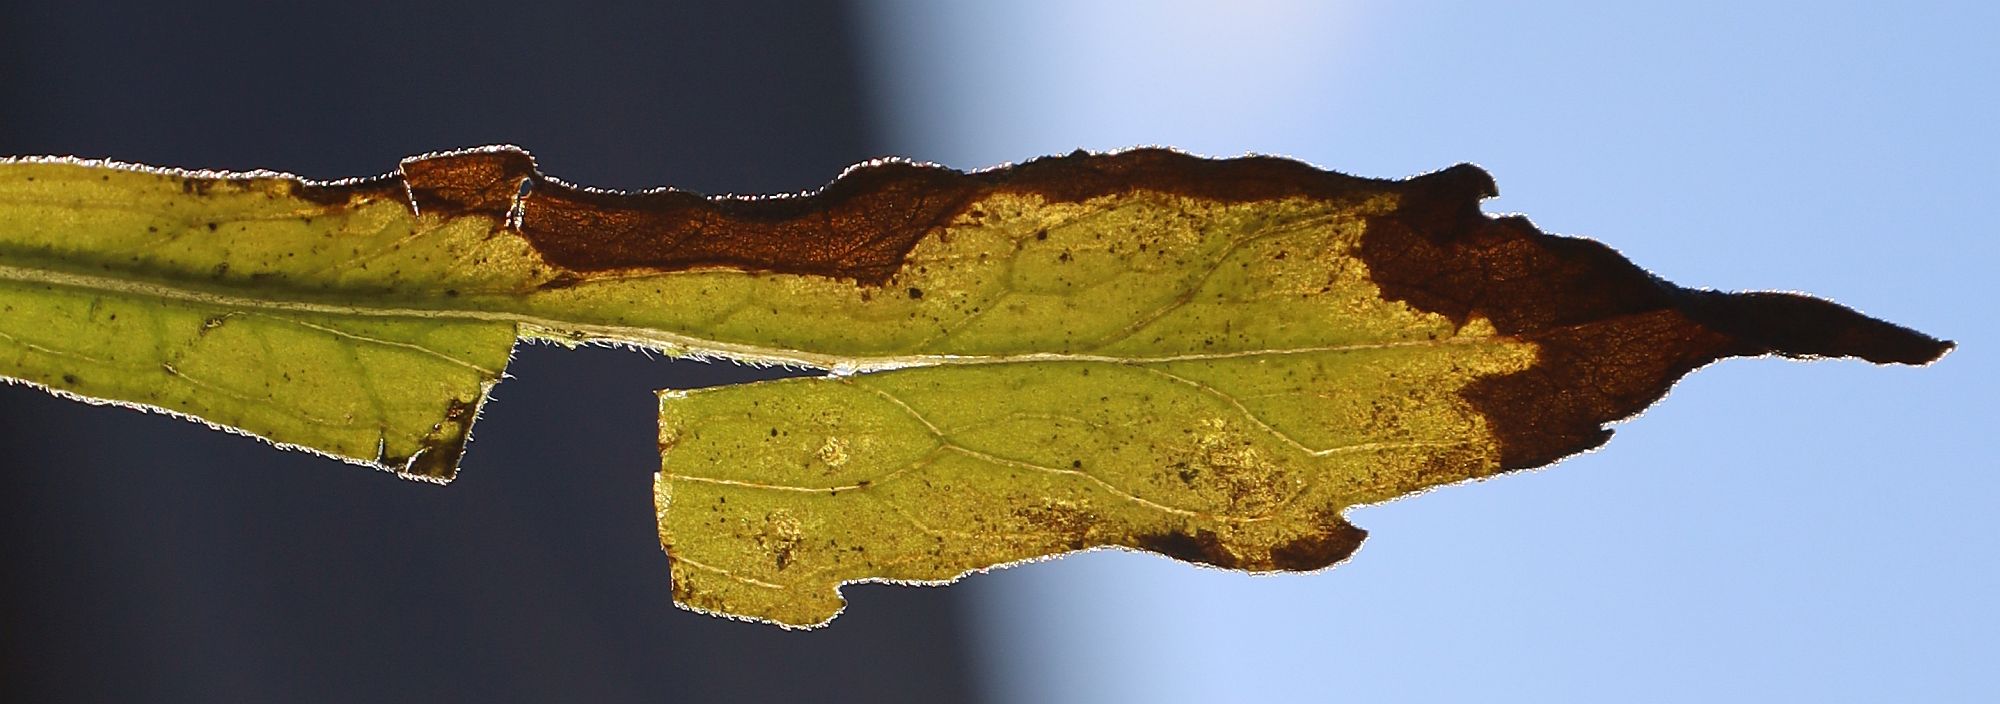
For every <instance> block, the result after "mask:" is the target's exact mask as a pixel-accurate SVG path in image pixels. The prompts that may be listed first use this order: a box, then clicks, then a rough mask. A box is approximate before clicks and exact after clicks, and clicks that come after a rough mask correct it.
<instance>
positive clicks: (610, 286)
mask: <svg viewBox="0 0 2000 704" xmlns="http://www.w3.org/2000/svg"><path fill="white" fill-rule="evenodd" d="M1494 193H1495V191H1494V187H1493V183H1492V181H1491V180H1490V179H1489V177H1488V176H1487V175H1486V173H1484V172H1483V171H1481V170H1479V169H1478V168H1476V167H1472V166H1468V165H1461V166H1456V167H1452V168H1449V169H1445V170H1443V171H1438V172H1435V173H1431V174H1427V175H1423V176H1418V177H1414V178H1410V179H1404V180H1376V179H1366V178H1357V177H1352V176H1346V175H1342V174H1338V173H1332V172H1328V171H1323V170H1319V169H1317V168H1314V167H1311V166H1308V165H1306V164H1302V163H1299V162H1296V161H1291V160H1286V159H1280V158H1272V157H1247V158H1238V159H1226V160H1212V159H1204V158H1199V157H1194V156H1189V155H1185V154H1181V153H1177V152H1172V151H1166V150H1158V149H1142V150H1133V151H1126V152H1120V153H1114V154H1086V153H1077V154H1073V155H1069V156H1064V157H1052V158H1045V159H1039V160H1035V161H1031V162H1027V163H1025V164H1020V165H1017V166H1009V167H1003V168H996V169H991V170H987V171H980V172H973V173H962V172H957V171H953V170H950V169H945V168H942V167H937V166H930V165H921V164H913V163H907V162H900V161H884V162H877V163H870V164H864V165H861V166H857V167H855V168H853V169H851V170H849V171H848V172H847V173H846V174H844V175H842V176H841V177H840V178H839V179H837V180H835V181H834V182H833V183H831V184H829V185H828V186H827V187H825V188H824V189H822V190H820V191H818V192H815V193H813V194H810V195H803V196H792V197H775V198H739V197H720V198H710V197H704V196H700V195H696V194H691V193H686V192H681V191H673V190H663V191H656V192H646V193H611V192H602V191H595V190H591V189H587V188H580V187H576V186H571V185H568V184H565V183H562V182H560V181H557V180H554V179H551V178H548V177H546V176H544V175H542V174H541V173H540V172H539V171H537V170H536V168H535V165H534V162H533V161H532V159H530V158H529V156H528V155H527V154H526V153H525V152H523V151H520V150H518V149H514V148H508V147H497V148H488V149H480V150H472V151H464V152H454V153H444V154H434V155H428V156H422V157H416V158H412V159H409V160H406V161H405V162H404V163H403V164H402V167H401V169H399V170H398V171H397V172H395V173H392V174H389V175H386V176H381V177H377V178H373V179H365V180H357V181H348V182H333V183H316V182H310V181H305V180H302V179H299V178H296V177H292V176H287V175H282V174H273V173H250V174H219V173H209V172H179V171H164V170H157V169H150V168H144V167H135V166H127V165H120V164H108V163H92V162H79V161H74V160H65V159H35V158H27V159H14V160H8V161H5V162H0V376H5V377H7V378H10V379H12V380H17V381H22V382H26V383H31V384H36V385H39V386H42V387H44V388H48V389H50V390H53V391H56V392H58V393H63V394H66V395H72V396H76V397H80V398H83V399H86V400H99V401H107V402H112V403H119V404H126V405H135V406H141V407H146V408H151V409H156V410H165V411H169V412H173V413H178V414H183V415H186V416H191V417H195V418H199V419H201V420H204V421H207V422H209V423H212V424H215V425H218V426H222V427H226V428H230V429H233V430H237V431H240V432H244V433H247V434H251V435H255V436H259V437H262V438H266V439H268V440H270V441H273V442H275V443H279V444H282V445H285V446H290V447H296V448H303V449H307V450H311V451H315V452H320V453H324V454H327V455H331V456H334V457H338V458H341V459H345V460H348V461H351V462H356V463H361V464H370V465H375V466H379V467H382V468H385V469H389V470H393V471H395V472H397V473H399V474H400V475H402V476H405V477H410V478H416V479H426V480H434V481H448V480H449V479H451V478H452V477H453V476H454V475H455V473H456V471H457V466H458V460H459V456H460V454H461V451H462V450H463V446H464V444H465V441H466V438H467V437H468V433H469V431H470V429H471V426H472V423H473V420H474V419H475V418H476V417H477V414H478V409H479V406H480V404H481V402H482V401H483V400H484V398H485V395H486V392H487V391H488V390H489V389H490V388H491V387H492V386H493V385H494V384H495V383H497V382H498V380H499V379H500V378H501V374H502V372H503V370H504V368H505V366H506V363H507V360H508V354H509V351H510V349H511V347H512V345H513V344H514V342H515V341H516V340H517V339H521V338H539V339H547V340H555V341H559V342H564V343H577V342H590V341H600V342H615V343H623V344H632V345H638V346H643V347H647V348H651V349H656V350H660V351H663V352H666V353H669V354H676V355H705V356H718V357H726V358H732V359H739V360H745V361H751V362H784V363H797V364H803V365H810V366H816V367H820V368H825V369H830V370H834V371H835V372H836V373H834V374H831V375H829V376H824V377H816V378H801V379H790V380H784V381H774V382H763V383H756V384H746V385H740V386H731V387H721V388H713V389H703V390H699V391H692V392H663V393H662V394H661V395H660V435H659V444H660V448H661V454H662V469H661V471H660V472H659V473H658V475H657V479H656V481H655V486H654V493H655V499H656V506H657V509H658V519H659V528H660V539H661V542H662V544H663V546H664V547H665V549H666V552H667V555H668V557H669V559H670V561H671V563H672V580H673V596H674V598H675V600H676V601H677V602H678V603H680V604H682V605H684V606H688V607H690V608H695V609H699V610H705V611H712V612H718V613H722V614H726V615H733V616H739V617H746V618H754V619H761V620H768V621H773V622H777V623H780V624H786V625H793V626H806V625H813V624H819V623H824V622H825V621H827V620H828V619H831V618H832V617H833V616H834V615H835V614H836V613H837V612H838V611H839V610H840V608H841V604H842V601H841V597H840V595H839V593H838V589H839V586H840V585H841V584H843V583H847V582H854V581H866V580H885V581H902V582H933V581H948V580H951V579H954V578H956V577H958V576H960V575H962V574H965V573H967V572H969V571H975V570H979V569H984V568H989V567H993V566H996V565H1002V564H1008V563H1013V562H1019V561H1023V560H1030V559H1035V558H1038V557H1045V556H1051V555H1057V554H1061V553H1065V552H1069V551H1073V550H1080V549H1088V548H1093V547H1101V546H1122V547H1127V548H1134V549H1140V550H1147V551H1151V552H1156V553H1161V554H1165V555H1169V556H1172V557H1175V558H1179V559H1182V560H1187V561H1192V562H1199V563H1205V564H1209V565H1214V566H1218V567H1225V568H1231V569H1240V570H1247V571H1296V570H1312V569H1318V568H1322V567H1325V566H1327V565H1330V564H1333V563H1336V562H1339V561H1341V560H1343V559H1345V558H1346V557H1347V556H1348V555H1350V554H1352V553H1353V552H1354V550H1355V549H1356V548H1357V547H1358V546H1359V545H1360V543H1361V541H1362V539H1363V537H1364V536H1365V533H1364V532H1363V531H1362V530H1361V529H1360V528H1357V527H1355V526H1352V525H1350V524H1348V523H1347V522H1346V520H1344V519H1343V517H1342V514H1343V512H1344V511H1345V510H1346V509H1347V508H1349V507H1352V506H1356V505H1361V504H1367V503H1373V502H1379V501H1384V500H1388V499H1392V498H1395V497H1398V496H1403V495H1407V494H1410V493H1413V492H1417V491H1422V490H1424V489H1427V488H1430V487H1435V486H1439V485H1442V484H1448V483H1453V482H1459V481H1463V480H1467V479H1476V478H1482V477H1488V476H1493V475H1495V474H1499V473H1503V472H1507V471H1510V470H1517V469H1523V468H1529V467H1536V466H1541V465H1544V464H1548V463H1550V462H1553V461H1556V460H1558V459H1560V458H1562V457H1564V456H1567V455H1570V454H1573V453H1576V452H1580V451H1583V450H1587V449H1590V448H1593V447H1596V446H1598V445H1600V444H1602V443H1603V442H1604V441H1605V440H1606V439H1607V438H1609V436H1610V431H1609V430H1607V429H1606V428H1605V424H1606V423H1609V422H1611V421H1616V420H1619V419H1623V418H1626V417H1628V416H1631V415H1633V414H1635V413H1637V412H1639V411H1640V410H1642V409H1644V408H1645V407H1646V406H1648V405H1649V404H1651V403H1653V402H1654V401H1656V400H1658V399H1659V398H1660V397H1661V396H1662V395H1664V394H1665V393H1666V391H1667V389H1668V388H1669V387H1670V386H1671V385H1672V384H1673V383H1674V382H1675V381H1676V380H1677V379H1679V378H1680V377H1681V376H1683V375H1685V374H1686V373H1688V372H1689V371H1692V370H1693V369H1695V368H1697V367H1700V366H1702V365H1705V364H1708V363H1710V362H1713V361H1715V360H1718V359H1722V358H1726V357H1734V356H1755V355H1769V354H1776V355H1785V356H1792V357H1858V358H1861V359H1865V360H1868V361H1872V362H1877V363H1902V364H1923V363H1927V362H1929V361H1932V360H1935V359H1937V358H1938V357H1940V356H1941V355H1943V354H1944V353H1945V352H1946V351H1947V350H1949V349H1950V347H1951V345H1950V343H1947V342H1943V341H1940V340H1937V339H1934V338H1931V337H1928V336H1925V335H1923V334H1920V333H1917V332H1914V331H1911V330H1908V329H1905V328H1902V327H1898V326H1896V325H1893V324H1890V323H1887V322H1883V321H1880V320H1876V319H1873V318H1869V317H1866V316H1863V315H1861V314H1859V313H1856V312H1854V311H1852V310H1849V309H1847V308H1843V307H1841V306H1838V305H1836V304H1833V303H1830V302H1826V301H1823V300H1820V299H1816V298H1812V297H1810V296H1805V295H1799V294H1790V293H1718V292H1713V291H1704V290H1693V289H1686V288H1682V287H1679V286H1676V285H1674V284H1671V283H1668V282H1665V281H1662V280H1660V279H1658V278H1657V277H1654V276H1652V275H1650V274H1648V273H1647V272H1645V271H1644V270H1643V269H1640V268H1639V267H1637V266H1635V265H1633V264H1632V263H1631V262H1629V261H1627V260H1625V259H1624V258H1623V257H1621V256H1619V255H1618V254H1617V253H1616V252H1614V251H1612V250H1611V249H1610V248H1608V247H1605V246H1604V245H1601V244H1599V243H1596V242H1593V241H1590V240H1583V239H1574V238H1567V237H1558V236H1552V235H1547V234H1543V233H1541V232H1539V231H1538V230H1537V229H1536V228H1535V227H1534V226H1533V225H1532V224H1530V223H1529V222H1528V221H1527V220H1526V219H1524V218H1521V217H1511V216H1510V217H1492V216H1488V215H1486V214H1483V213H1482V212H1480V209H1479V203H1480V201H1481V200H1482V199H1484V198H1486V197H1490V196H1492V195H1494Z"/></svg>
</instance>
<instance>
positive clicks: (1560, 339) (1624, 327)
mask: <svg viewBox="0 0 2000 704" xmlns="http://www.w3.org/2000/svg"><path fill="white" fill-rule="evenodd" d="M1396 188H1397V190H1398V191H1399V192H1400V194H1401V198H1400V200H1399V207H1398V208H1397V209H1396V210H1395V211H1394V212H1391V213H1388V214H1386V215H1381V216H1376V217H1373V218H1371V219H1370V221H1369V223H1368V225H1367V229H1366V233H1365V234H1364V235H1363V238H1362V244H1361V248H1360V251H1359V256H1360V257H1361V259H1362V260H1363V261H1364V262H1365V263H1366V264H1367V265H1368V269H1369V273H1370V276H1371V278H1372V279H1373V280H1374V282H1375V283H1376V285H1377V286H1378V287H1380V289H1381V290H1382V292H1383V295H1384V296H1386V297H1388V298H1390V299H1392V300H1398V301H1402V302H1404V303H1406V304H1408V305H1410V306H1412V307H1414V308H1417V309H1419V310H1423V311H1428V312H1432V313H1437V314H1441V315H1444V316H1447V317H1449V318H1451V319H1452V320H1454V321H1457V322H1458V323H1460V324H1464V323H1465V322H1466V321H1468V320H1470V319H1472V318H1474V317H1478V318H1483V319H1485V320H1488V321H1490V322H1491V323H1492V324H1493V326H1494V328H1495V329H1496V330H1498V331H1499V332H1500V334H1502V335H1507V336H1510V337H1514V338H1517V339H1522V340H1528V341H1531V342H1534V343H1536V345H1537V346H1538V348H1539V353H1538V358H1537V361H1536V363H1535V365H1534V366H1533V367H1531V368H1529V369H1527V370H1524V371H1520V372H1516V373H1513V374H1507V375H1502V376H1497V377H1491V378H1486V379H1481V380H1478V381H1476V382H1474V383H1473V384H1472V385H1471V386H1469V387H1468V388H1467V389H1466V390H1465V391H1464V392H1463V394H1462V395H1463V396H1464V397H1465V398H1466V399H1467V400H1468V401H1469V402H1470V403H1471V404H1472V405H1473V407H1474V408H1476V409H1478V411H1479V412H1480V413H1481V415H1483V416H1484V417H1485V418H1486V421H1487V423H1488V425H1489V427H1490V428H1491V429H1492V431H1493V432H1494V434H1495V436H1496V437H1497V439H1498V441H1499V443H1500V450H1501V458H1500V461H1501V465H1502V468H1503V469H1523V468H1528V467H1536V466H1540V465H1543V464H1547V463H1549V462H1553V461H1556V460H1558V459H1561V458H1563V457H1565V456H1568V455H1571V454H1575V453H1577V452H1582V451H1584V450H1588V449H1591V448H1593V447H1596V446H1598V445H1601V444H1603V443H1604V441H1605V440H1606V439H1608V438H1610V436H1611V431H1610V430H1609V429H1607V428H1605V427H1604V424H1606V423H1609V422H1611V421H1616V420H1620V419H1623V418H1626V417H1629V416H1631V415H1633V414H1635V413H1638V412H1639V411H1642V410H1644V409H1645V408H1646V407H1647V406H1649V405H1651V404H1652V403H1653V402H1655V401H1657V400H1659V399H1660V398H1661V397H1662V396H1664V395H1665V394H1666V392H1667V390H1668V389H1669V388H1670V387H1671V386H1672V385H1673V384H1674V382H1675V381H1677V380H1679V379H1680V378H1681V377H1682V376H1684V375H1686V374H1687V373H1688V372H1690V371H1693V370H1694V369H1696V368H1698V367H1701V366H1703V365H1706V364H1708V363H1710V362H1714V361H1716V360H1719V359H1723V358H1726V357H1734V356H1754V355H1764V354H1776V355H1783V356H1790V357H1859V358H1862V359H1866V360H1868V361H1871V362H1876V363H1892V362H1893V363H1903V364H1923V363H1927V362H1930V361H1932V360H1935V359H1937V358H1938V357H1941V356H1943V355H1944V353H1945V352H1947V351H1949V350H1950V349H1951V347H1952V344H1951V343H1950V342H1946V341H1943V340H1939V339H1936V338H1933V337H1930V336H1928V335H1924V334H1922V333H1919V332H1917V331H1914V330H1910V329H1908V328H1904V327H1901V326H1898V325H1895V324H1892V323H1888V322H1885V321H1882V320H1877V319H1874V318H1870V317H1868V316H1865V315H1862V314H1860V313H1858V312H1855V311H1854V310H1852V309H1849V308H1845V307H1842V306H1840V305H1837V304H1834V303H1831V302H1828V301H1824V300H1821V299H1818V298H1813V297H1811V296H1806V295H1801V294H1791V293H1768V292H1755V293H1720V292H1714V291H1701V290H1691V289H1686V288H1682V287H1680V286H1677V285H1674V284H1672V283H1669V282H1667V281H1665V280H1663V279H1661V278H1659V277H1657V276H1654V275H1653V274H1651V273H1649V272H1647V271H1645V270H1644V269H1641V268H1639V267H1638V266H1637V265H1635V264H1633V263H1632V262H1631V261H1629V260H1627V259H1626V258H1625V257H1624V256H1622V255H1620V254H1618V253H1617V252H1616V251H1614V250H1612V249H1611V248H1610V247H1607V246H1605V245H1603V244H1600V243H1598V242H1594V241H1591V240H1586V239H1579V238H1572V237H1560V236H1555V235H1549V234H1545V233H1543V232H1541V231H1540V230H1537V229H1536V228H1535V227H1534V225H1532V224H1530V223H1529V222H1528V220H1527V219H1526V218H1522V217H1515V216H1509V217H1490V216H1487V215H1486V214H1484V213H1482V212H1480V210H1479V202H1480V201H1481V200H1483V199H1485V198H1488V197H1491V196H1494V195H1497V194H1498V191H1497V190H1496V189H1495V187H1494V185H1493V181H1492V179H1491V177H1489V176H1488V175H1487V174H1486V173H1485V172H1484V171H1481V170H1480V169H1478V168H1477V167H1473V166H1470V165H1461V166H1456V167H1453V168H1450V169H1446V170H1444V171H1440V172H1437V173H1433V174H1429V175H1425V176H1421V177H1418V178H1414V179H1410V180H1408V181H1405V182H1401V183H1400V184H1397V186H1396Z"/></svg>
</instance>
